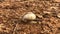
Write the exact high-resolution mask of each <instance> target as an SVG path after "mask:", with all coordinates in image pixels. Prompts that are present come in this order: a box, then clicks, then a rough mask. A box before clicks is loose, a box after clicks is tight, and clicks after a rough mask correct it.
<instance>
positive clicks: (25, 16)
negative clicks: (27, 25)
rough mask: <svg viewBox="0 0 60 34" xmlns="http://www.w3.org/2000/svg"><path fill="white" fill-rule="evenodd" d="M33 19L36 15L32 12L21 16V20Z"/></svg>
mask: <svg viewBox="0 0 60 34" xmlns="http://www.w3.org/2000/svg"><path fill="white" fill-rule="evenodd" d="M35 19H36V15H35V14H34V13H32V12H28V13H27V14H25V15H24V16H23V20H35Z"/></svg>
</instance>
